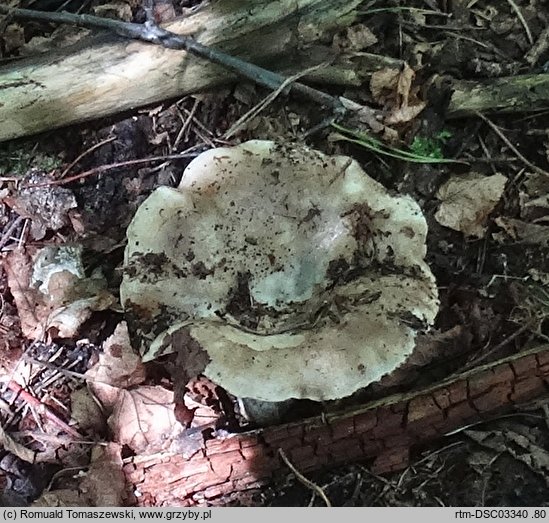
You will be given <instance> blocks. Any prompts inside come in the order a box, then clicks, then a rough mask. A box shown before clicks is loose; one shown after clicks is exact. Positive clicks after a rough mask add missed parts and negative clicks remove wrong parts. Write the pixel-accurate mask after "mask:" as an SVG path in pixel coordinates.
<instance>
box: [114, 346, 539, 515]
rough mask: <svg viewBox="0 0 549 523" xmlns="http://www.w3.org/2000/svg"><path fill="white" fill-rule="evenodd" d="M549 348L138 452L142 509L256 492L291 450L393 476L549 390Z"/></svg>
mask: <svg viewBox="0 0 549 523" xmlns="http://www.w3.org/2000/svg"><path fill="white" fill-rule="evenodd" d="M548 379H549V345H544V346H542V347H538V348H536V349H534V350H531V351H528V352H525V353H521V354H518V355H515V356H513V357H510V358H506V359H504V360H500V361H498V362H495V363H493V364H489V365H484V366H482V367H479V368H476V369H473V370H471V371H468V372H466V373H464V374H461V375H458V376H456V377H455V378H453V379H449V380H446V381H445V382H443V383H440V384H437V385H434V386H432V387H430V388H429V389H424V390H421V391H418V392H412V393H408V394H405V395H396V396H391V397H388V398H385V399H383V400H379V401H376V402H374V403H371V404H368V405H362V406H360V407H356V408H354V409H352V410H346V411H344V412H340V413H335V414H329V415H326V416H325V417H317V418H310V419H306V420H304V421H302V422H299V423H290V424H286V425H280V426H275V427H269V428H266V429H262V430H258V431H254V432H248V433H244V434H238V435H234V436H231V437H228V438H226V439H214V440H210V441H207V442H206V443H205V446H204V447H203V448H202V449H201V450H198V451H196V452H195V454H194V455H192V456H191V457H190V458H188V459H186V458H184V457H182V456H181V455H160V456H159V455H158V454H156V455H154V456H149V457H147V456H138V457H135V458H132V459H130V460H128V461H127V462H126V464H125V466H124V472H125V474H126V479H127V481H128V482H129V484H130V485H133V487H134V490H133V491H134V492H138V493H139V496H138V497H136V498H135V503H136V504H138V505H141V506H163V505H197V504H204V503H208V502H210V503H211V502H214V501H215V498H218V497H219V496H222V495H225V494H228V493H233V492H236V491H244V490H247V489H250V488H256V487H259V486H262V485H265V484H267V483H268V482H270V481H272V479H273V478H274V477H276V476H277V475H278V476H280V475H284V474H287V473H288V469H287V468H286V467H285V465H284V464H283V462H282V461H281V459H280V458H279V456H278V449H279V448H281V449H283V450H284V452H285V453H286V455H287V456H288V458H289V459H290V461H291V462H292V463H293V465H294V466H295V467H296V468H297V469H298V470H300V471H301V472H311V471H314V470H318V469H320V468H322V467H326V466H335V465H340V464H344V463H349V462H354V461H358V460H372V465H371V466H372V470H374V471H375V472H377V473H387V472H393V471H397V470H401V469H403V468H404V467H406V466H407V465H408V459H409V454H410V451H411V450H412V449H413V447H414V445H417V444H420V443H421V444H423V443H426V442H428V441H431V440H434V439H437V438H440V437H442V436H443V435H444V434H447V433H448V432H451V431H454V430H456V429H458V428H460V427H463V426H466V425H469V424H471V423H475V422H478V421H481V420H487V419H490V418H492V417H493V416H495V415H499V414H502V413H504V412H508V411H510V410H512V409H513V408H515V407H517V406H519V405H521V404H524V403H525V402H528V401H531V400H533V399H535V398H536V397H538V396H540V395H542V394H543V393H545V392H546V391H547V384H548V383H547V382H548Z"/></svg>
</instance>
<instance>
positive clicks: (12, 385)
mask: <svg viewBox="0 0 549 523" xmlns="http://www.w3.org/2000/svg"><path fill="white" fill-rule="evenodd" d="M8 388H9V389H10V390H11V391H12V392H14V393H15V394H18V395H19V396H20V397H21V399H23V400H24V401H26V402H27V403H28V404H29V405H30V406H31V407H34V408H36V409H37V410H38V412H40V413H42V414H44V416H46V418H48V420H50V421H51V422H52V423H54V424H55V425H57V426H58V427H59V428H60V429H61V430H63V431H65V432H66V433H67V434H70V435H71V436H73V437H74V438H77V439H83V438H82V435H81V434H80V433H79V432H78V431H77V430H75V429H73V428H72V427H71V426H70V425H67V424H66V423H65V422H64V421H63V420H61V419H59V418H58V417H57V416H56V415H55V414H54V413H53V412H52V411H51V410H50V409H48V407H47V406H46V405H44V404H43V403H42V402H41V401H40V400H39V399H37V398H35V397H34V396H33V395H32V394H29V393H28V392H27V391H26V390H25V389H23V387H21V385H19V383H17V382H15V381H13V380H10V381H9V382H8Z"/></svg>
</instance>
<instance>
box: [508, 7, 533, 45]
mask: <svg viewBox="0 0 549 523" xmlns="http://www.w3.org/2000/svg"><path fill="white" fill-rule="evenodd" d="M507 3H508V4H509V5H510V6H511V9H512V10H513V11H514V12H515V14H516V15H517V18H518V19H519V20H520V23H521V24H522V27H524V31H525V32H526V37H527V38H528V42H529V43H530V45H534V39H533V38H532V32H531V31H530V28H529V27H528V24H527V23H526V20H525V18H524V16H523V14H522V12H521V10H520V9H519V6H518V5H517V4H515V2H514V0H507Z"/></svg>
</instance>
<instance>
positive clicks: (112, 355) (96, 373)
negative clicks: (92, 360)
mask: <svg viewBox="0 0 549 523" xmlns="http://www.w3.org/2000/svg"><path fill="white" fill-rule="evenodd" d="M86 379H87V380H89V381H93V382H95V383H97V384H105V385H110V386H112V387H121V388H127V387H131V386H134V385H139V384H141V383H143V382H144V381H145V366H144V365H143V363H142V361H141V357H140V356H139V354H136V353H135V351H134V350H133V349H132V346H131V343H130V338H129V336H128V327H127V325H126V322H121V323H119V324H118V325H117V327H116V329H115V331H114V333H113V334H112V336H109V337H108V338H107V339H106V340H105V342H104V343H103V351H102V352H101V354H100V355H99V359H98V361H97V363H96V364H95V365H94V366H93V367H92V368H91V369H89V370H88V371H87V372H86Z"/></svg>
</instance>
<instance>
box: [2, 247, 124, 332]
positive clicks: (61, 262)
mask: <svg viewBox="0 0 549 523" xmlns="http://www.w3.org/2000/svg"><path fill="white" fill-rule="evenodd" d="M80 256H81V250H79V249H77V248H74V247H62V246H61V247H56V246H50V247H44V248H43V249H39V250H32V249H30V248H29V249H27V250H25V249H17V250H14V251H12V252H10V253H9V254H8V255H7V256H6V257H5V258H4V259H3V266H4V269H5V270H6V274H7V277H8V285H9V287H10V291H11V293H12V295H13V298H14V301H15V304H16V306H17V310H18V312H19V316H20V319H21V330H22V332H23V334H24V336H25V337H26V338H29V339H41V338H43V337H44V335H45V334H46V332H48V331H50V330H51V331H52V335H53V337H63V338H69V337H73V336H74V335H76V334H77V332H78V330H79V328H80V327H81V325H82V324H83V323H84V322H85V321H86V320H87V319H88V318H89V317H90V316H91V314H92V312H94V311H99V310H105V309H108V308H109V307H111V306H112V305H114V304H115V303H116V299H115V298H114V296H112V295H111V294H110V293H108V292H107V291H106V290H104V289H101V287H102V286H104V285H105V282H104V280H103V281H100V280H99V279H97V278H85V277H84V275H83V270H82V271H80V269H79V264H80V263H81V262H80Z"/></svg>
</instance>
